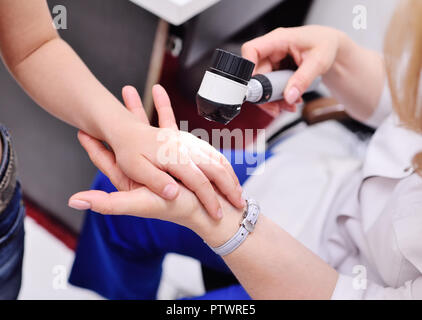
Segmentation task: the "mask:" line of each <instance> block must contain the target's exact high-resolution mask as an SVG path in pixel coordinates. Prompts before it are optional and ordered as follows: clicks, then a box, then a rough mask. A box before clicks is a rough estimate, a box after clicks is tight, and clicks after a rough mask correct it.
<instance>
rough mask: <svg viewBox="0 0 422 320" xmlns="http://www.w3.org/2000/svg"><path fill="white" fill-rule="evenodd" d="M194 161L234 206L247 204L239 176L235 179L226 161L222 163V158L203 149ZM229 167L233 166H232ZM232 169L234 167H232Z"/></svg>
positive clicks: (240, 206) (241, 206)
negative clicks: (226, 165) (215, 156)
mask: <svg viewBox="0 0 422 320" xmlns="http://www.w3.org/2000/svg"><path fill="white" fill-rule="evenodd" d="M223 158H224V157H223ZM224 159H225V158H224ZM193 161H194V162H195V164H196V165H197V166H198V168H199V169H201V170H202V172H203V173H204V174H205V176H206V177H207V178H208V179H209V180H210V181H212V182H213V183H214V185H215V186H216V187H217V188H218V190H220V191H221V193H222V194H224V195H225V196H226V197H227V199H228V200H229V201H230V202H231V203H232V205H233V206H235V207H238V208H243V207H244V206H245V201H244V200H243V198H242V188H241V187H240V184H239V181H238V179H237V177H236V180H235V179H233V177H232V176H231V174H230V171H229V170H228V169H227V168H226V167H225V166H224V163H225V162H223V163H222V162H221V160H220V158H214V157H213V156H212V155H211V156H208V155H207V154H206V153H205V152H202V151H200V152H198V153H197V154H195V156H194V157H193ZM226 161H227V160H226ZM229 167H230V168H231V166H229ZM231 170H233V169H232V168H231Z"/></svg>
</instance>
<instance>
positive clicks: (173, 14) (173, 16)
mask: <svg viewBox="0 0 422 320" xmlns="http://www.w3.org/2000/svg"><path fill="white" fill-rule="evenodd" d="M130 1H132V2H133V3H135V4H137V5H139V6H140V7H142V8H144V9H145V10H148V11H150V12H151V13H153V14H155V15H157V16H158V17H160V18H161V19H164V20H166V21H167V22H169V23H171V24H174V25H176V26H177V25H180V24H182V23H184V22H186V21H187V20H189V19H190V18H192V17H194V16H195V15H197V14H199V13H201V12H202V11H204V10H205V9H207V8H209V7H211V6H212V5H214V4H216V3H217V2H219V1H221V0H130Z"/></svg>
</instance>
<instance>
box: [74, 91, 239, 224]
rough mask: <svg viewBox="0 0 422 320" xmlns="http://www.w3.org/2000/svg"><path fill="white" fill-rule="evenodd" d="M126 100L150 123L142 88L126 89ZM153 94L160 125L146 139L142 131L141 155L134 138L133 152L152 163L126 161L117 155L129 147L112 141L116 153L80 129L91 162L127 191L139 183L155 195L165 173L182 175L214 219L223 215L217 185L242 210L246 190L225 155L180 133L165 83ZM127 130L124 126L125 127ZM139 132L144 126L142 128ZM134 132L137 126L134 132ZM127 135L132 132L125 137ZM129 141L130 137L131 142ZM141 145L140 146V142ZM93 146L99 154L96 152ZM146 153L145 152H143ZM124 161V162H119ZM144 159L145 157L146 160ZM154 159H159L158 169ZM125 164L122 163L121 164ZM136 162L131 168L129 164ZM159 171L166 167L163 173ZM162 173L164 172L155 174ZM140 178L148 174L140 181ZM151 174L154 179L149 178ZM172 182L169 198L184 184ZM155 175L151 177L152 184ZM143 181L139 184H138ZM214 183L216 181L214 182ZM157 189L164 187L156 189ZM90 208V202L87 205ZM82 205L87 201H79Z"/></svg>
mask: <svg viewBox="0 0 422 320" xmlns="http://www.w3.org/2000/svg"><path fill="white" fill-rule="evenodd" d="M122 93H123V99H124V101H125V104H126V106H127V108H128V109H129V111H131V112H132V114H133V115H134V116H135V117H136V118H137V119H138V120H140V122H141V123H142V124H146V125H149V122H148V118H147V116H146V114H145V111H144V109H143V106H142V102H141V99H140V97H139V94H138V92H137V91H136V89H135V88H133V87H129V86H128V87H125V88H124V89H123V92H122ZM153 98H154V103H155V107H156V109H157V112H158V115H159V124H160V128H153V127H150V128H153V129H155V130H156V132H155V135H153V136H151V137H149V139H148V138H146V135H147V134H148V133H143V137H144V138H145V140H144V141H143V143H144V145H143V146H142V147H143V148H142V152H143V154H142V153H140V152H139V151H136V149H135V148H136V147H137V146H136V142H137V141H139V139H133V142H132V143H133V144H134V145H133V148H134V149H133V150H132V151H133V152H134V153H136V154H137V157H140V158H142V159H143V160H146V159H148V160H150V161H151V163H147V164H148V166H147V167H145V166H143V167H139V163H132V162H130V161H129V162H128V161H127V160H126V159H123V160H122V159H119V156H121V155H122V154H123V155H125V152H126V153H127V146H126V147H125V150H124V151H122V150H121V149H118V148H117V149H116V147H115V146H114V145H113V146H112V149H113V151H110V150H108V149H106V147H105V146H104V145H103V144H102V143H100V142H99V141H98V140H96V139H94V138H92V137H90V136H89V135H87V134H86V133H84V132H79V134H78V138H79V140H80V142H81V144H82V146H83V147H84V148H85V149H86V150H87V151H88V154H89V155H90V157H91V160H92V161H93V163H94V164H95V165H96V166H97V167H98V168H99V169H100V170H101V171H102V172H103V173H109V175H108V176H109V178H110V179H111V180H112V182H113V184H114V185H115V187H116V188H117V189H118V190H121V191H128V190H133V189H135V188H138V187H140V186H141V184H143V185H145V186H146V187H148V188H149V189H150V190H152V191H153V192H155V193H158V195H160V196H161V194H160V193H159V192H157V188H154V187H155V186H159V185H160V184H163V182H164V183H167V182H166V181H167V179H166V177H165V176H166V175H167V174H166V173H165V172H166V171H167V172H169V173H170V174H171V175H173V176H174V177H176V178H178V179H179V180H180V181H181V182H182V183H183V184H184V186H185V187H186V188H188V189H190V190H191V191H193V192H194V193H195V194H196V196H197V197H198V198H199V200H200V201H201V203H202V204H203V205H204V207H205V208H206V209H207V211H208V212H209V213H210V215H211V216H212V217H213V218H215V219H220V218H221V216H222V210H221V205H220V203H219V201H218V199H217V192H216V190H215V189H214V187H213V184H214V185H216V186H217V188H218V189H219V190H220V191H221V193H222V194H224V195H225V196H226V197H227V198H228V199H229V201H230V202H231V203H232V204H233V205H234V206H237V207H239V208H241V207H242V206H243V205H244V200H243V199H242V198H241V192H242V189H241V187H240V185H239V182H238V180H237V177H236V175H235V173H234V171H233V169H232V167H231V165H230V164H229V163H228V161H227V159H225V158H224V156H223V155H222V154H221V153H219V152H218V151H217V150H215V149H214V148H213V147H212V146H211V145H209V144H208V143H206V142H205V141H203V140H200V139H198V138H196V137H195V136H193V135H191V134H189V133H187V132H182V131H179V130H178V128H177V125H176V120H175V118H174V114H173V110H172V108H171V104H170V99H169V97H168V95H167V93H166V92H165V90H164V88H162V87H161V86H155V87H154V88H153ZM125 129H128V128H122V131H124V130H125ZM140 130H143V128H142V127H141V126H140ZM132 133H133V134H136V130H135V131H132ZM125 136H128V135H125ZM129 142H131V141H129ZM138 147H139V146H138ZM94 149H95V152H93V151H92V150H94ZM145 151H146V154H145ZM126 158H129V159H130V158H131V154H126ZM119 160H120V161H119ZM144 162H146V161H144ZM152 163H156V166H157V167H154V166H153V165H152ZM112 164H116V167H113V170H111V169H110V166H111V165H112ZM122 164H123V167H122ZM131 164H132V166H130V165H131ZM159 170H162V172H160V171H159ZM128 171H129V172H133V173H135V172H138V173H139V174H138V176H139V175H140V174H142V175H143V176H141V179H137V180H135V179H132V178H130V177H132V176H133V175H128V174H127V173H126V172H128ZM157 171H158V173H160V174H156V173H157ZM142 178H145V179H143V180H142ZM147 178H150V179H149V180H147ZM169 178H170V179H171V180H172V181H173V182H172V183H173V187H175V189H177V190H178V192H177V193H176V194H174V195H173V197H164V198H167V200H173V199H175V198H177V195H178V193H179V192H180V185H179V184H178V183H177V182H176V181H174V180H173V178H171V177H169ZM151 179H153V181H152V182H151ZM138 182H140V183H138ZM212 183H213V184H212ZM158 190H160V189H159V188H158ZM85 206H86V205H85ZM79 207H80V208H83V207H84V206H83V205H79Z"/></svg>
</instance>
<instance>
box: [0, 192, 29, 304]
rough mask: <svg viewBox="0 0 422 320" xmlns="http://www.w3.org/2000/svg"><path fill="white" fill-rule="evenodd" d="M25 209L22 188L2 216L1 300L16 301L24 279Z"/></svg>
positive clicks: (0, 236)
mask: <svg viewBox="0 0 422 320" xmlns="http://www.w3.org/2000/svg"><path fill="white" fill-rule="evenodd" d="M24 217H25V209H24V206H23V204H22V195H21V190H20V186H19V185H17V187H16V191H15V194H14V196H13V198H12V201H11V202H10V203H9V205H8V206H7V208H6V210H4V211H3V212H2V213H1V214H0V300H12V299H16V298H17V297H18V294H19V290H20V287H21V279H22V261H23V251H24V234H25V231H24V225H23V220H24Z"/></svg>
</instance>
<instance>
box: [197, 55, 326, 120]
mask: <svg viewBox="0 0 422 320" xmlns="http://www.w3.org/2000/svg"><path fill="white" fill-rule="evenodd" d="M254 68H255V64H254V63H253V62H252V61H249V60H247V59H244V58H242V57H239V56H237V55H235V54H232V53H230V52H227V51H224V50H221V49H217V50H216V51H215V52H214V55H213V58H212V62H211V65H210V67H209V68H208V70H207V71H206V72H205V75H204V78H203V79H202V83H201V87H200V88H199V91H198V93H197V95H196V104H197V107H198V113H199V115H201V116H202V117H204V118H206V119H208V120H211V121H216V122H219V123H222V124H227V123H229V122H230V121H231V120H233V119H234V118H235V117H236V116H237V115H239V113H240V111H241V109H242V105H243V103H244V102H246V101H248V102H251V103H254V104H263V103H267V102H272V101H277V100H281V99H283V91H284V89H285V88H286V85H287V83H288V81H289V79H290V77H291V76H292V75H293V73H294V71H291V70H280V71H274V72H271V73H266V74H257V75H255V76H253V77H252V72H253V70H254ZM319 82H320V79H317V80H315V81H314V83H312V85H311V86H310V87H309V88H308V89H307V91H306V92H310V91H314V90H315V89H316V88H317V87H318V85H319Z"/></svg>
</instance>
